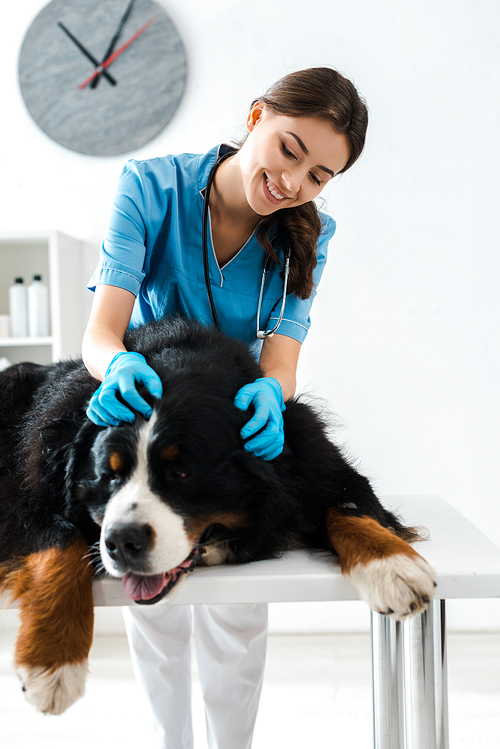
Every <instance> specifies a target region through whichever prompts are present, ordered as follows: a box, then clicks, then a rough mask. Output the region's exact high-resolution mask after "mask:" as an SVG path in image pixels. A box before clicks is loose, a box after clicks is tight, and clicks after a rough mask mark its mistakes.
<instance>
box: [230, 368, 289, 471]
mask: <svg viewBox="0 0 500 749" xmlns="http://www.w3.org/2000/svg"><path fill="white" fill-rule="evenodd" d="M234 405H235V406H238V408H241V409H242V410H243V411H246V410H247V408H249V407H250V405H252V406H253V407H254V409H255V413H254V415H253V416H252V418H251V419H249V420H248V421H247V423H246V424H245V426H244V427H243V429H242V430H241V436H242V437H243V439H248V438H249V437H250V438H251V439H248V441H247V442H245V446H244V447H245V450H248V452H251V453H252V454H253V455H256V456H257V457H258V458H263V459H264V460H273V458H276V457H277V456H278V455H280V453H281V452H282V451H283V445H284V443H285V435H284V432H283V417H282V415H281V413H282V411H284V410H285V404H284V403H283V393H282V390H281V385H280V384H279V382H278V380H275V379H274V377H259V378H258V379H257V380H255V382H251V383H250V384H249V385H245V386H244V387H242V388H241V389H240V390H238V392H237V393H236V397H235V399H234ZM262 427H265V429H263V431H262V432H259V430H260V429H262ZM256 432H259V434H255V433H256ZM254 434H255V437H252V435H254Z"/></svg>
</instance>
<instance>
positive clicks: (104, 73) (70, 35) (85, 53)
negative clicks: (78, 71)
mask: <svg viewBox="0 0 500 749" xmlns="http://www.w3.org/2000/svg"><path fill="white" fill-rule="evenodd" d="M57 25H58V26H59V27H60V28H61V29H62V30H63V31H64V33H65V34H67V35H68V36H69V38H70V39H71V41H72V42H74V43H75V44H76V46H77V47H78V49H79V50H80V51H81V52H83V54H84V55H85V56H86V57H88V58H89V60H91V62H93V63H94V65H95V66H96V67H99V61H98V60H96V58H95V57H94V55H92V54H91V53H90V52H89V51H88V49H86V48H85V47H84V46H83V44H82V43H81V42H79V41H78V39H77V38H76V37H75V36H73V34H72V33H71V31H69V29H67V28H66V26H65V25H64V24H63V23H61V22H60V21H58V23H57ZM102 72H103V75H105V76H106V78H107V79H108V81H109V82H110V83H112V84H113V86H116V80H115V79H114V78H113V76H112V75H110V74H109V73H108V72H107V71H106V70H103V71H102Z"/></svg>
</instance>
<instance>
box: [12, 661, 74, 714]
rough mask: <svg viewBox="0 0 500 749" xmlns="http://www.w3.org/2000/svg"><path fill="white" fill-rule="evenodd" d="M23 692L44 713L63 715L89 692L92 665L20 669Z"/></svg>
mask: <svg viewBox="0 0 500 749" xmlns="http://www.w3.org/2000/svg"><path fill="white" fill-rule="evenodd" d="M17 673H18V675H19V678H20V679H21V683H22V689H23V692H24V695H25V697H26V699H27V700H28V702H30V703H31V704H32V705H34V706H35V707H36V709H37V710H39V711H40V712H41V713H47V714H50V715H61V713H63V712H64V711H65V710H67V709H68V707H70V706H71V705H72V704H73V703H74V702H76V700H77V699H78V698H79V697H82V696H83V693H84V691H85V680H86V678H87V673H88V663H87V661H84V662H83V663H73V664H69V665H66V666H61V667H59V668H52V669H48V668H41V667H39V666H35V667H31V666H24V665H23V666H21V665H18V666H17Z"/></svg>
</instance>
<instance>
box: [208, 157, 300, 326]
mask: <svg viewBox="0 0 500 749" xmlns="http://www.w3.org/2000/svg"><path fill="white" fill-rule="evenodd" d="M234 153H235V149H231V150H230V151H228V152H226V153H223V154H222V155H221V156H219V157H218V159H217V161H216V162H215V164H214V165H213V167H212V169H211V170H210V174H209V175H208V180H207V186H206V188H205V200H204V204H203V219H202V233H203V269H204V272H205V286H206V288H207V294H208V300H209V302H210V309H211V310H212V317H213V320H214V325H215V327H216V328H217V329H218V330H220V324H219V318H218V317H217V310H216V308H215V302H214V298H213V295H212V287H211V285H210V272H209V268H208V246H207V228H208V199H209V197H210V190H211V188H212V183H213V181H214V177H215V172H216V171H217V169H218V167H219V166H220V164H221V163H222V162H223V161H224V160H225V159H227V158H229V156H232V155H233V154H234ZM278 242H279V243H280V245H282V247H283V254H284V257H285V266H284V269H283V296H282V300H281V309H280V314H279V317H278V322H277V324H276V325H275V326H274V328H273V329H272V330H262V329H261V327H260V311H261V308H262V300H263V298H264V288H265V285H266V276H267V272H268V270H269V264H270V262H271V258H270V257H269V255H266V259H265V261H264V267H263V269H262V280H261V283H260V292H259V301H258V304H257V338H260V339H263V338H271V336H273V335H274V334H275V333H276V331H277V330H278V328H279V326H280V325H281V321H282V320H283V314H284V312H285V304H286V294H287V287H288V276H289V274H290V254H291V247H290V237H289V236H288V233H287V232H286V231H285V230H284V229H282V227H281V225H280V226H279V229H278V232H277V234H276V235H275V237H274V238H273V240H272V244H273V247H274V245H275V244H277V243H278Z"/></svg>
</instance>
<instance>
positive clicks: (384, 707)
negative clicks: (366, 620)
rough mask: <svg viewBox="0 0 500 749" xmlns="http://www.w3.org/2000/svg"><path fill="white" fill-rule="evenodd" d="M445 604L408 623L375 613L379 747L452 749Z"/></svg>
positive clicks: (376, 740)
mask: <svg viewBox="0 0 500 749" xmlns="http://www.w3.org/2000/svg"><path fill="white" fill-rule="evenodd" d="M446 655H447V653H446V620H445V602H444V601H440V600H437V601H432V602H431V603H430V604H429V606H428V609H427V611H425V612H424V613H423V614H419V615H417V616H415V617H413V618H412V619H409V620H408V621H405V622H404V623H403V624H400V623H398V622H394V621H393V620H392V619H389V618H388V617H385V616H383V615H381V614H376V613H372V667H373V728H374V747H375V749H448V745H449V744H448V699H447V697H448V682H447V667H446Z"/></svg>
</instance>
